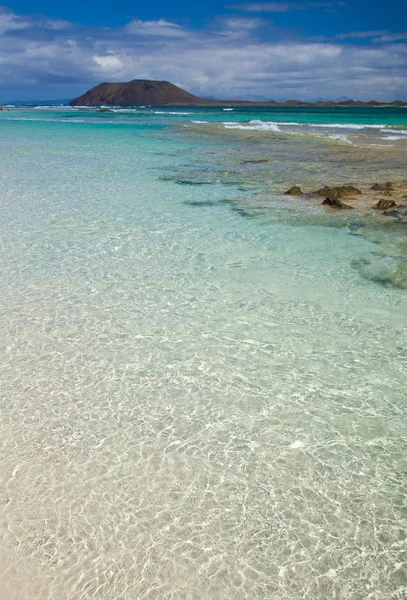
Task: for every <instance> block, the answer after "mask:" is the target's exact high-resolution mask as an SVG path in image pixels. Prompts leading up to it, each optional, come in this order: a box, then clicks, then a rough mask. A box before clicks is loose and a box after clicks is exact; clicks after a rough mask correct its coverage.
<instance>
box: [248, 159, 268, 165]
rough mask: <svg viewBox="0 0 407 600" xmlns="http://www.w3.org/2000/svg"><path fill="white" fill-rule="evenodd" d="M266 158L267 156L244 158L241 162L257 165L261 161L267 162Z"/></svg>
mask: <svg viewBox="0 0 407 600" xmlns="http://www.w3.org/2000/svg"><path fill="white" fill-rule="evenodd" d="M267 162H268V159H267V158H255V159H253V160H244V161H243V164H244V165H249V164H250V165H259V164H261V163H267Z"/></svg>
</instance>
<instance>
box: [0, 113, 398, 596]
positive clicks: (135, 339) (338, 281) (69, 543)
mask: <svg viewBox="0 0 407 600" xmlns="http://www.w3.org/2000/svg"><path fill="white" fill-rule="evenodd" d="M0 148H1V156H2V169H1V175H0V202H1V205H2V214H3V218H2V220H1V222H0V233H1V237H0V243H1V254H0V261H1V270H0V273H1V275H0V277H1V297H0V298H1V300H0V302H1V311H2V317H3V318H2V325H1V329H2V331H1V336H0V339H1V345H2V355H3V360H2V364H1V375H0V377H1V388H2V395H1V423H2V436H1V438H2V453H1V455H0V506H1V513H0V515H1V516H0V524H1V532H2V533H1V534H0V536H1V537H0V539H1V544H0V547H1V551H0V562H1V564H2V565H3V566H2V569H1V571H0V573H1V574H0V584H1V586H2V588H3V589H4V590H5V593H6V596H5V597H7V599H8V600H26V599H27V600H28V599H29V600H44V599H48V598H49V599H55V600H57V599H58V600H60V599H62V598H63V599H64V600H90V599H92V600H93V599H96V598H98V599H101V600H134V599H135V598H138V599H150V600H152V599H154V600H155V599H157V600H158V599H159V600H164V599H168V600H170V599H174V600H175V599H176V600H183V599H185V600H187V599H188V600H207V599H210V600H220V599H226V598H228V599H229V598H233V599H234V600H244V599H247V598H250V599H251V600H254V599H262V600H263V599H264V600H266V599H267V600H293V599H305V600H326V599H327V598H337V599H341V600H342V599H350V598H351V599H352V600H365V599H367V598H371V599H374V600H393V599H396V598H397V599H399V598H400V599H401V598H404V597H405V595H406V589H407V567H406V549H407V546H406V539H407V524H406V486H407V471H406V461H405V457H406V451H407V437H406V433H405V418H406V413H407V404H406V385H407V351H406V331H407V328H406V327H407V240H406V219H404V218H403V217H393V216H385V215H383V214H382V211H378V210H375V209H372V208H371V206H372V205H371V203H370V200H372V202H373V200H376V196H375V195H374V194H373V195H372V197H370V196H368V194H370V191H371V186H372V185H373V184H374V183H379V184H382V183H385V182H389V181H390V182H393V183H394V184H399V183H401V182H405V181H406V179H407V174H406V168H405V166H406V156H407V111H406V109H405V108H395V107H393V108H386V107H385V108H368V109H366V108H363V109H356V108H353V109H335V108H332V109H331V108H329V109H326V108H325V109H291V108H290V109H282V108H281V109H276V108H275V109H273V110H271V109H254V108H253V109H250V110H249V109H240V108H239V109H236V108H230V110H229V109H228V110H225V109H224V108H210V109H209V108H206V109H205V108H191V109H189V108H185V107H183V108H182V109H181V108H179V109H177V108H168V107H167V108H166V107H164V108H153V107H145V108H133V109H125V108H111V107H109V108H108V109H106V112H98V111H97V110H92V109H81V108H68V107H51V106H50V107H41V108H34V107H26V108H24V107H16V106H14V107H11V108H10V111H5V110H3V111H2V113H1V116H0ZM292 185H299V186H301V188H302V189H303V190H304V191H305V192H306V193H309V192H312V191H315V190H317V189H318V188H320V187H322V186H324V185H329V186H338V185H354V186H356V187H358V188H361V189H362V191H363V193H364V195H365V196H364V197H366V195H367V196H368V197H369V201H368V202H366V203H365V204H363V206H362V204H360V207H359V209H358V207H357V202H356V201H355V202H352V201H350V200H349V204H354V209H353V210H341V211H335V210H333V209H332V208H329V207H326V206H322V200H323V198H317V197H316V196H312V195H311V196H304V197H294V196H287V195H286V194H285V193H284V192H286V191H287V190H288V189H289V187H291V186H292ZM397 189H398V190H400V189H402V188H397ZM369 190H370V191H369ZM390 195H391V194H390ZM402 195H403V193H402V192H397V203H399V202H404V203H407V201H403V199H402ZM406 195H407V191H406ZM373 196H374V197H373ZM377 197H378V198H380V197H381V195H380V194H379V195H378V196H377ZM344 201H345V202H348V201H347V200H344Z"/></svg>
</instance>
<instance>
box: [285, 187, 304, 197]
mask: <svg viewBox="0 0 407 600" xmlns="http://www.w3.org/2000/svg"><path fill="white" fill-rule="evenodd" d="M284 193H285V194H288V195H289V196H301V194H303V193H304V192H303V191H302V189H301V188H300V186H299V185H293V186H292V187H290V189H289V190H287V191H286V192H284Z"/></svg>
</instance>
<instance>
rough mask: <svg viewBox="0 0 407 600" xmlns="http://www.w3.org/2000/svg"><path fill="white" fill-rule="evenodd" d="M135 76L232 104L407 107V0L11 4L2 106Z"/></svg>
mask: <svg viewBox="0 0 407 600" xmlns="http://www.w3.org/2000/svg"><path fill="white" fill-rule="evenodd" d="M0 1H1V0H0ZM131 79H158V80H166V81H171V82H172V83H175V84H176V85H179V86H180V87H182V88H184V89H186V90H187V91H189V92H191V93H194V94H197V95H199V96H208V97H216V98H228V99H234V98H247V99H269V100H270V99H273V100H284V99H289V98H296V99H301V100H316V99H337V98H342V97H349V98H353V99H357V100H371V99H376V100H382V101H392V100H396V99H401V100H405V101H407V0H283V1H281V2H279V1H270V2H263V1H262V0H259V1H258V2H254V1H248V2H247V1H245V0H229V1H227V0H226V1H225V2H220V1H215V0H205V1H204V2H197V1H191V0H188V1H186V0H172V2H168V1H166V2H165V1H164V0H161V1H154V0H153V1H150V2H145V0H144V1H143V2H139V1H135V0H111V1H110V2H104V0H99V1H95V0H70V1H69V2H58V3H57V2H55V1H52V2H51V1H50V0H36V1H33V0H8V2H7V4H4V5H0V102H3V103H5V102H7V101H10V102H11V101H15V100H21V101H24V100H26V101H28V100H55V99H71V98H74V97H76V96H79V95H80V94H82V93H84V92H85V91H87V90H88V89H89V88H91V87H93V86H94V85H97V84H98V83H100V82H102V81H130V80H131Z"/></svg>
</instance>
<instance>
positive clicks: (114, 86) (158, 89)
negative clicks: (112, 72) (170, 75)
mask: <svg viewBox="0 0 407 600" xmlns="http://www.w3.org/2000/svg"><path fill="white" fill-rule="evenodd" d="M203 103H205V104H208V105H210V104H213V101H212V100H207V101H206V100H205V99H203V98H198V97H197V96H194V95H193V94H189V93H188V92H186V91H185V90H183V89H181V88H179V87H178V86H176V85H174V84H173V83H169V82H168V81H150V80H147V79H134V80H133V81H129V82H128V83H100V84H99V85H97V86H96V87H94V88H92V89H91V90H89V91H88V92H86V94H83V96H79V98H75V100H72V101H71V102H70V103H69V104H70V106H168V105H178V106H181V105H189V106H194V105H195V106H196V105H202V104H203Z"/></svg>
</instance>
